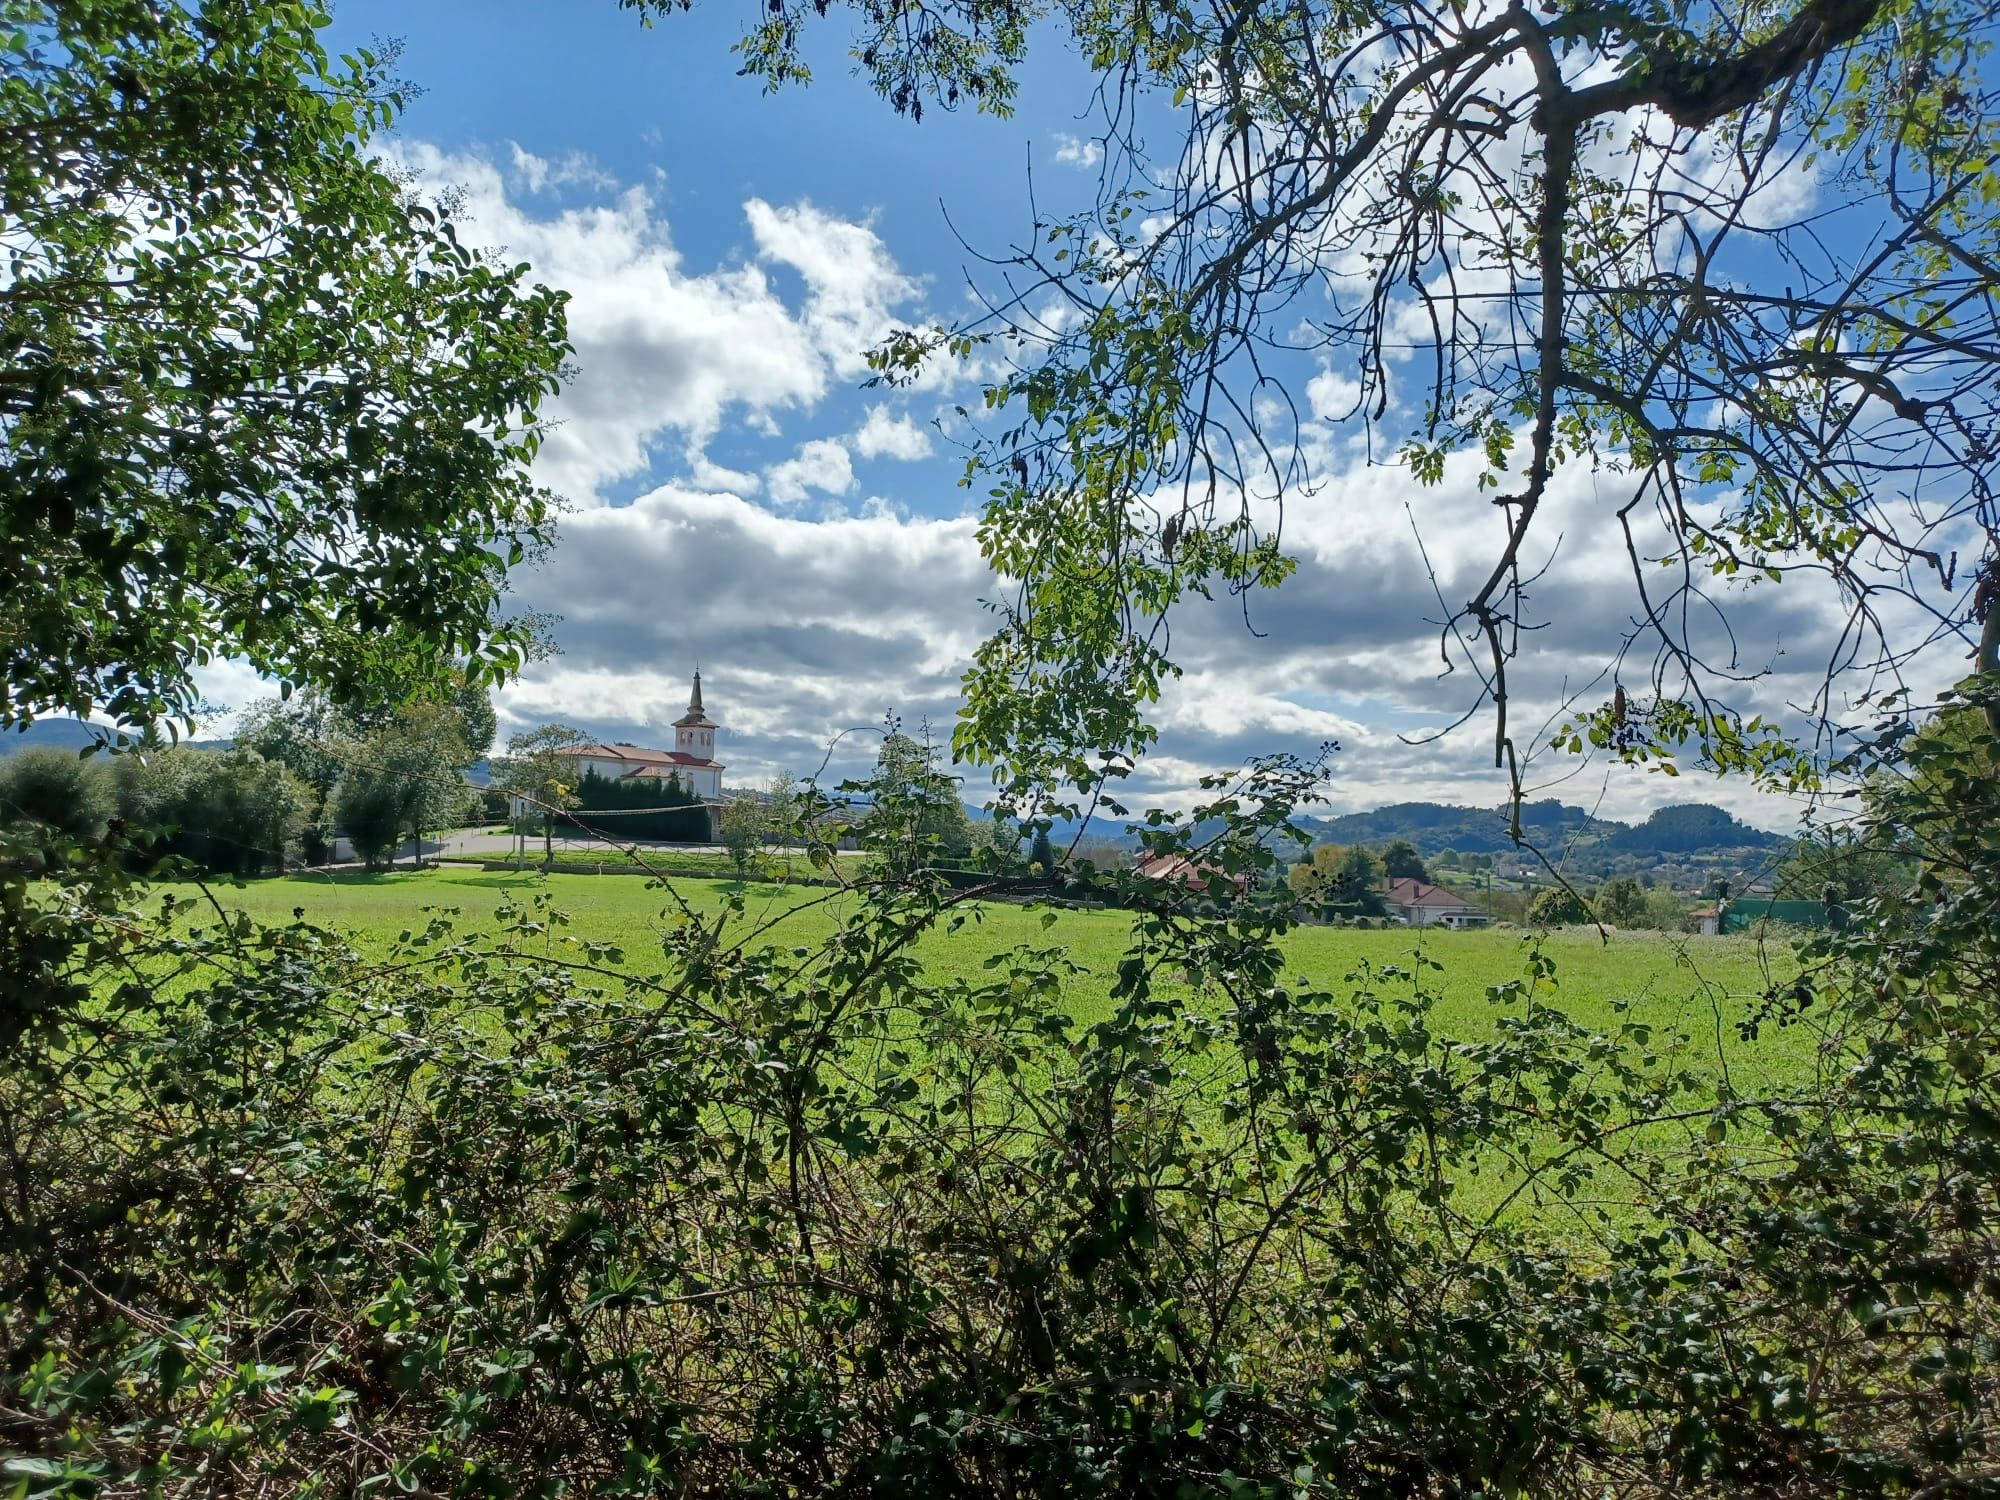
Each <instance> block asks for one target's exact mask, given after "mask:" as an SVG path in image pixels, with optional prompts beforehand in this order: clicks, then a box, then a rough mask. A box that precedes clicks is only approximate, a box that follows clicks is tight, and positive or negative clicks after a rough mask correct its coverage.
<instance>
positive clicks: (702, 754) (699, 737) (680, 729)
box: [674, 671, 715, 760]
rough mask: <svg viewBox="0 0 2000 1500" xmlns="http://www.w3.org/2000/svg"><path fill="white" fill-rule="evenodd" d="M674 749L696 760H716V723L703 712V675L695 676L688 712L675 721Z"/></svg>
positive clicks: (697, 673) (696, 674)
mask: <svg viewBox="0 0 2000 1500" xmlns="http://www.w3.org/2000/svg"><path fill="white" fill-rule="evenodd" d="M674 749H675V750H677V751H679V752H680V753H681V754H682V755H692V756H693V757H694V758H695V759H696V760H714V759H715V721H714V720H713V719H711V718H710V717H709V716H708V715H707V714H706V713H705V712H703V710H702V706H701V673H700V672H699V671H697V672H696V673H695V674H694V692H693V693H692V694H691V695H689V697H688V711H687V712H686V713H684V714H682V715H681V716H680V717H679V718H678V719H676V720H674Z"/></svg>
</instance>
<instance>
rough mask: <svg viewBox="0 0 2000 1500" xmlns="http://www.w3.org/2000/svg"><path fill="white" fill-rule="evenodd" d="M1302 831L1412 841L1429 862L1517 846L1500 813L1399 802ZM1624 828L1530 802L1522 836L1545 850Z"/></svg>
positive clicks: (1371, 842) (1344, 838)
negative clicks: (1452, 853)
mask: <svg viewBox="0 0 2000 1500" xmlns="http://www.w3.org/2000/svg"><path fill="white" fill-rule="evenodd" d="M1298 821H1299V826H1300V827H1302V828H1305V829H1306V830H1307V831H1308V832H1310V833H1311V834H1312V835H1313V837H1314V839H1315V840H1318V841H1321V842H1325V841H1329V840H1330V841H1331V842H1333V843H1336V844H1366V845H1367V846H1368V847H1370V848H1371V849H1373V848H1380V847H1381V846H1383V845H1384V844H1388V843H1391V842H1393V841H1394V840H1396V839H1408V840H1409V841H1410V843H1411V844H1412V845H1414V846H1415V847H1416V850H1417V852H1418V853H1419V854H1421V855H1424V856H1425V857H1426V858H1428V857H1430V856H1431V855H1434V854H1439V853H1441V852H1443V851H1444V850H1446V849H1456V850H1458V852H1459V853H1461V854H1497V853H1499V852H1500V851H1501V850H1503V849H1511V848H1513V847H1514V841H1513V840H1512V839H1511V838H1510V837H1509V836H1508V832H1507V817H1506V814H1505V813H1503V812H1502V811H1501V810H1500V809H1498V808H1491V807H1453V806H1451V805H1449V804H1447V803H1443V802H1397V803H1393V804H1391V805H1390V806H1388V807H1378V808H1375V809H1374V810H1373V811H1371V812H1361V813H1347V814H1345V815H1344V816H1341V817H1338V818H1300V819H1299V820H1298ZM1623 827H1624V825H1623V824H1622V823H1605V822H1599V821H1597V820H1594V819H1593V818H1592V817H1591V816H1590V814H1589V813H1587V812H1585V811H1584V810H1583V809H1582V808H1580V807H1570V806H1568V805H1567V804H1565V803H1561V802H1556V801H1553V800H1549V801H1543V802H1529V803H1526V804H1524V805H1523V806H1522V808H1521V831H1522V833H1523V834H1525V835H1526V836H1527V838H1528V841H1529V842H1530V843H1533V844H1537V845H1540V846H1541V847H1543V848H1547V847H1548V846H1550V845H1551V844H1557V843H1561V842H1563V841H1565V840H1567V839H1569V838H1571V837H1573V836H1574V835H1576V834H1579V833H1583V832H1585V831H1586V830H1588V831H1590V832H1593V833H1599V834H1602V833H1605V832H1608V831H1610V830H1613V829H1622V828H1623Z"/></svg>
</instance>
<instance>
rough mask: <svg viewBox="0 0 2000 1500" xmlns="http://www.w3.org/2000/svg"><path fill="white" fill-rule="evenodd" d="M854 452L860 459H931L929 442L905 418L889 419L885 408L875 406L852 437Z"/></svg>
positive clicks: (921, 431)
mask: <svg viewBox="0 0 2000 1500" xmlns="http://www.w3.org/2000/svg"><path fill="white" fill-rule="evenodd" d="M854 451H855V452H856V453H859V454H860V455H861V456H862V457H863V458H900V459H904V460H906V461H915V460H916V459H919V458H929V457H930V456H931V439H930V434H929V433H927V432H925V431H924V430H923V428H921V427H919V426H918V425H917V424H916V423H915V422H913V421H911V420H910V419H909V418H908V417H907V416H892V415H890V413H889V410H888V408H887V407H882V406H876V407H871V408H870V409H869V412H868V419H867V420H866V421H865V422H863V423H862V424H861V427H860V430H859V431H857V432H856V433H855V434H854Z"/></svg>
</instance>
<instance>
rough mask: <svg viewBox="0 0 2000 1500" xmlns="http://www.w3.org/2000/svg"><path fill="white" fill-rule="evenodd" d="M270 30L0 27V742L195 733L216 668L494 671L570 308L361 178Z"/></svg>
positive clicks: (285, 25)
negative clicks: (180, 727)
mask: <svg viewBox="0 0 2000 1500" xmlns="http://www.w3.org/2000/svg"><path fill="white" fill-rule="evenodd" d="M328 19H329V17H328V13H327V11H326V10H325V8H324V7H323V6H321V5H318V4H299V3H294V0H229V3H227V4H203V5H199V6H193V5H183V4H179V3H157V0H63V3H59V4H54V3H48V0H5V3H0V59H4V62H3V63H0V139H4V140H5V141H6V143H7V144H6V150H5V152H4V154H0V255H4V258H5V260H6V265H7V273H6V276H5V278H4V281H0V366H4V369H5V373H4V375H3V376H0V454H4V458H0V536H4V538H5V545H4V546H0V594H4V595H5V596H6V598H7V601H8V606H7V610H6V613H5V617H4V619H0V682H4V683H5V691H4V695H0V725H8V724H13V723H16V722H22V721H27V720H31V719H33V718H34V717H35V716H37V715H39V714H42V713H46V712H48V711H51V710H61V711H65V712H72V713H76V714H78V715H83V716H89V715H91V714H98V715H106V716H109V717H111V718H113V719H115V720H117V721H119V722H121V723H129V724H134V725H142V726H144V725H154V724H166V723H173V722H179V723H191V722H192V721H193V718H194V717H195V709H196V706H197V702H198V698H197V694H196V692H195V689H194V686H193V683H192V680H191V677H190V672H191V670H192V669H193V668H194V667H196V666H198V665H200V664H201V663H203V662H205V661H208V660H209V659H211V658H212V657H213V656H215V655H216V654H218V653H225V652H226V653H228V654H230V655H232V656H234V657H237V658H239V659H241V660H243V661H245V662H247V663H249V664H250V665H252V666H254V667H256V668H257V669H258V670H260V671H262V672H265V673H267V674H269V675H271V676H273V677H278V678H282V679H285V680H287V681H304V680H307V679H308V678H310V679H311V680H313V681H315V682H317V683H319V684H320V685H322V686H324V687H327V688H330V689H333V690H335V691H336V692H337V693H338V694H339V695H340V696H342V697H347V698H353V699H357V700H366V699H377V700H382V701H400V700H401V699H402V698H403V697H405V696H407V694H408V692H409V691H410V689H411V687H412V686H413V685H414V684H416V683H419V682H425V683H428V682H432V681H439V682H441V681H443V680H445V679H446V678H447V677H449V675H450V674H451V673H452V672H453V671H454V670H456V669H457V668H458V667H460V666H462V665H464V664H465V663H468V662H469V663H471V665H472V669H473V671H474V672H475V674H476V675H480V676H482V677H491V676H494V675H495V674H498V673H502V672H504V671H505V670H507V669H508V668H510V667H512V666H514V665H517V664H518V663H519V661H520V660H521V659H522V654H523V652H524V651H525V650H526V649H527V647H528V646H529V644H530V642H531V638H532V631H531V630H530V628H529V626H528V625H527V624H526V623H524V622H521V621H512V622H509V621H502V620H499V619H496V617H495V612H496V607H497V604H498V602H499V599H500V595H501V589H502V579H503V576H504V573H505V570H506V568H507V566H508V564H509V562H510V560H518V559H519V558H520V557H521V556H522V555H523V554H524V553H525V552H527V551H529V550H532V549H534V548H537V547H539V546H540V545H541V544H542V543H543V542H545V541H546V539H547V537H548V536H549V534H550V527H551V524H552V500H551V497H550V496H549V495H547V494H546V493H545V492H544V491H542V490H541V489H539V488H538V487H537V486H535V485H534V484H533V483H532V481H531V480H530V479H529V477H528V474H527V465H528V462H529V460H530V459H531V458H532V457H533V455H534V453H535V450H536V447H537V445H538V443H539V441H540V436H541V431H542V429H541V424H540V418H539V417H538V415H537V414H538V411H539V408H540V404H541V402H542V400H543V399H544V398H545V397H547V396H548V395H549V394H551V393H552V392H553V391H554V389H555V387H556V382H557V378H558V375H559V372H560V369H561V364H562V361H563V359H564V358H565V356H566V355H567V353H568V348H569V346H568V343H567V341H566V334H565V327H564V314H563V304H564V300H565V299H564V297H563V296H562V295H560V294H558V293H555V292H551V291H549V290H547V289H545V288H540V287H530V286H528V285H527V284H526V273H527V268H526V267H525V266H504V265H494V264H489V263H488V262H487V261H486V260H485V259H483V258H482V257H481V256H479V255H477V254H475V253H474V252H473V251H472V250H470V249H468V248H467V247H466V246H464V245H462V244H460V243H459V240H458V236H457V232H456V229H455V227H454V225H453V223H452V221H451V219H450V218H449V217H448V216H447V215H445V214H444V213H442V212H440V211H439V210H438V209H437V208H435V207H433V206H431V205H428V204H426V203H423V202H421V201H419V200H418V199H417V198H416V197H415V196H414V195H413V194H412V193H411V192H410V191H408V189H407V187H406V184H405V183H403V182H402V181H400V180H399V179H398V177H397V176H396V175H394V174H393V173H392V172H391V171H390V170H389V169H388V168H387V167H386V166H385V165H384V164H383V163H382V162H381V161H380V160H378V159H376V158H375V157H373V156H372V155H371V154H370V152H369V149H368V146H369V142H370V140H371V138H372V137H373V135H374V133H375V132H376V131H377V130H380V129H382V128H384V127H386V126H387V125H388V124H389V123H390V122H391V121H392V119H393V118H394V116H395V115H396V113H397V112H398V110H399V109H400V107H401V104H402V94H401V92H400V91H399V89H398V88H397V86H396V85H395V84H394V82H393V80H392V79H391V78H390V76H389V71H388V69H389V59H387V58H385V57H380V56H376V55H374V54H371V53H368V52H360V53H357V54H355V55H353V56H349V57H341V58H335V57H332V56H329V55H328V53H327V52H326V50H325V48H324V46H323V45H322V42H321V40H320V37H319V31H320V29H321V28H323V27H324V26H325V25H326V24H327V23H328Z"/></svg>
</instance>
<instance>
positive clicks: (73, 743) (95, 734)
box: [0, 719, 233, 755]
mask: <svg viewBox="0 0 2000 1500" xmlns="http://www.w3.org/2000/svg"><path fill="white" fill-rule="evenodd" d="M110 733H111V732H110V731H109V730H106V729H103V728H101V727H99V726H97V725H93V724H86V723H84V722H83V720H81V719H37V720H36V721H35V722H34V723H33V724H30V725H29V726H28V727H27V728H26V729H0V755H12V754H14V753H15V752H16V751H20V750H81V749H82V748H83V747H84V746H85V745H94V744H99V743H103V742H105V741H106V738H107V736H109V735H110ZM231 743H233V742H232V741H230V740H182V741H181V744H182V745H184V746H185V747H187V748H188V749H190V750H227V749H228V748H229V747H230V745H231Z"/></svg>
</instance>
